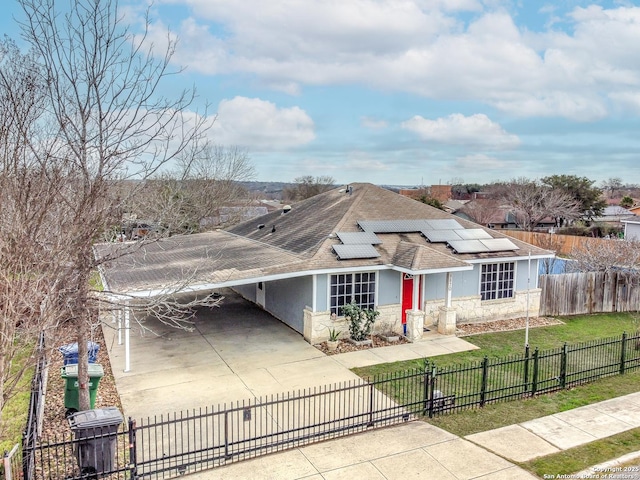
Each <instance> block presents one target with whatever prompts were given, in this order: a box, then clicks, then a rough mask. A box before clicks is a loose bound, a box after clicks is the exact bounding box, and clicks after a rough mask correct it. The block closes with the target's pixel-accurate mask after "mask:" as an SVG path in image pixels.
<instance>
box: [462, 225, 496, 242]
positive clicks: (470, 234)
mask: <svg viewBox="0 0 640 480" xmlns="http://www.w3.org/2000/svg"><path fill="white" fill-rule="evenodd" d="M456 233H457V234H458V235H460V238H462V240H482V239H485V238H492V237H491V235H489V233H488V232H486V231H484V230H483V229H481V228H465V229H463V230H456Z"/></svg>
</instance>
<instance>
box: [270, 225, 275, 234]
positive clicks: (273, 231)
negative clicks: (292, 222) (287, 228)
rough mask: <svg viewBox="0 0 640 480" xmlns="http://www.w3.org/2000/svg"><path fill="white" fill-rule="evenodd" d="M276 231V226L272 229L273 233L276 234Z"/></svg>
mask: <svg viewBox="0 0 640 480" xmlns="http://www.w3.org/2000/svg"><path fill="white" fill-rule="evenodd" d="M275 231H276V226H275V225H274V226H273V227H271V233H275Z"/></svg>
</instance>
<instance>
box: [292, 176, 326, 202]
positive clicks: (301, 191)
mask: <svg viewBox="0 0 640 480" xmlns="http://www.w3.org/2000/svg"><path fill="white" fill-rule="evenodd" d="M293 182H294V185H293V186H292V187H291V188H286V189H285V190H284V191H283V197H284V198H285V199H287V200H304V199H306V198H311V197H313V196H315V195H319V194H320V193H323V192H326V191H328V190H331V189H332V188H333V187H334V186H335V183H336V181H335V180H334V179H333V177H330V176H327V175H320V176H317V177H314V176H312V175H306V176H303V177H297V178H295V179H294V180H293Z"/></svg>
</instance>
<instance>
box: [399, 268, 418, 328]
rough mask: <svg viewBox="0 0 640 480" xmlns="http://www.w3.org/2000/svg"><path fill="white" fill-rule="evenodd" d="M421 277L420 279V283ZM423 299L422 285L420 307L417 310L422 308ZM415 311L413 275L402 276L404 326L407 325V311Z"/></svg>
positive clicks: (405, 274) (404, 274)
mask: <svg viewBox="0 0 640 480" xmlns="http://www.w3.org/2000/svg"><path fill="white" fill-rule="evenodd" d="M419 279H420V277H418V282H419V281H420V280H419ZM421 298H422V291H421V290H420V285H418V305H416V307H417V308H420V301H421ZM411 309H413V275H409V274H408V273H403V274H402V324H403V325H405V324H406V323H407V310H411Z"/></svg>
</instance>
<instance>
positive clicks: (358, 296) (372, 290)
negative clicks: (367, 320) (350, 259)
mask: <svg viewBox="0 0 640 480" xmlns="http://www.w3.org/2000/svg"><path fill="white" fill-rule="evenodd" d="M375 297H376V274H375V272H363V273H341V274H338V275H331V289H330V292H329V300H330V305H331V313H335V314H336V315H342V308H341V307H342V306H343V305H346V304H348V303H351V301H353V300H355V302H356V303H357V304H358V306H359V307H360V308H363V309H373V308H374V307H375V299H376V298H375Z"/></svg>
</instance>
